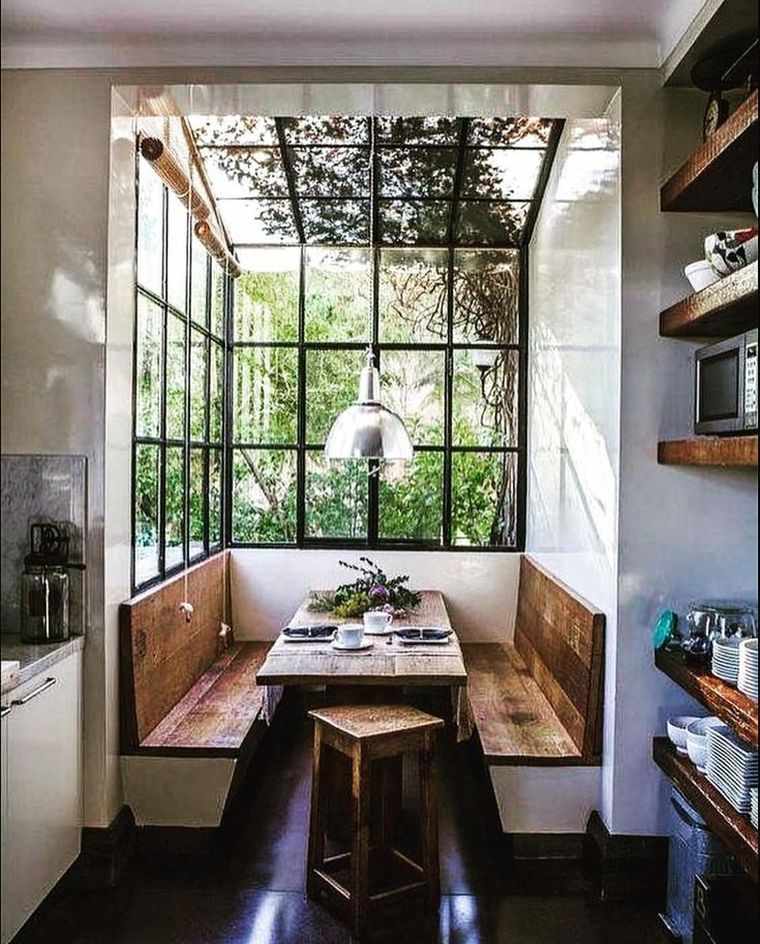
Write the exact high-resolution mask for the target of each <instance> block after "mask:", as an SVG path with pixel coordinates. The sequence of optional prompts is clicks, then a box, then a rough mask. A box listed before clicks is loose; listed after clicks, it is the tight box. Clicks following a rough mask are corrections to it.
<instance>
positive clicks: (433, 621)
mask: <svg viewBox="0 0 760 944" xmlns="http://www.w3.org/2000/svg"><path fill="white" fill-rule="evenodd" d="M309 599H310V597H307V598H306V600H304V602H303V603H302V604H301V606H300V607H299V609H298V611H297V612H296V614H295V615H294V617H293V619H292V620H291V621H290V625H291V626H307V625H311V624H314V623H324V622H331V623H332V622H334V623H346V622H358V620H356V619H352V620H345V619H340V618H339V617H336V616H335V615H334V614H333V613H319V612H315V611H314V610H310V609H308V603H309ZM395 625H397V626H398V628H401V627H402V626H442V627H444V628H446V629H451V622H450V621H449V615H448V613H447V612H446V604H445V603H444V600H443V595H442V594H441V593H439V592H438V591H437V590H423V591H422V602H421V603H420V605H419V606H418V607H416V608H415V609H414V610H410V611H409V612H408V614H407V616H405V617H404V618H403V619H402V618H397V619H396V622H395ZM388 638H389V637H386V636H372V637H365V639H367V640H369V639H372V641H373V646H372V648H371V649H368V650H364V651H362V652H356V653H353V652H348V653H346V652H337V651H336V650H334V649H332V648H331V647H330V646H329V644H327V643H313V642H312V643H292V642H285V641H284V640H283V637H282V636H280V637H279V638H278V639H277V640H276V642H275V643H274V645H273V646H272V648H271V649H270V650H269V654H268V655H267V657H266V659H265V660H264V663H263V665H262V666H261V668H260V669H259V671H258V672H257V674H256V681H257V682H258V684H259V685H393V686H397V685H398V686H400V685H418V686H430V685H460V686H461V685H466V684H467V670H466V669H465V665H464V659H463V658H462V650H461V647H460V645H459V639H458V638H457V636H456V634H454V635H453V636H452V637H451V640H450V642H449V644H448V645H447V646H435V645H431V646H403V645H402V644H401V643H399V642H398V641H397V640H396V639H395V638H394V639H393V641H392V644H391V645H388Z"/></svg>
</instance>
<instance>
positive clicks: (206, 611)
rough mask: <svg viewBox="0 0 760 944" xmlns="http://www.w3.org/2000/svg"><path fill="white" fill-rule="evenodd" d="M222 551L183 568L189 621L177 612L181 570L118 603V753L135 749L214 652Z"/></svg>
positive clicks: (221, 615)
mask: <svg viewBox="0 0 760 944" xmlns="http://www.w3.org/2000/svg"><path fill="white" fill-rule="evenodd" d="M227 555H228V552H226V551H222V552H221V553H219V554H215V555H214V556H213V557H210V558H209V559H208V560H205V561H202V562H201V563H200V564H198V565H197V566H195V567H192V568H191V569H190V570H189V571H188V573H187V583H188V590H187V595H188V598H189V600H190V602H191V603H192V605H193V608H194V612H193V618H192V620H191V621H190V622H189V623H188V622H187V621H186V619H185V616H184V614H182V613H180V611H179V605H180V603H181V602H182V601H183V599H184V594H185V586H184V575H182V574H180V575H179V576H178V577H175V578H174V579H173V580H169V581H167V582H166V583H162V584H160V585H159V586H158V587H155V588H152V589H150V590H146V591H145V592H144V593H141V594H140V595H139V596H136V597H134V598H133V599H131V600H128V601H127V602H126V603H122V604H121V606H120V608H119V637H120V703H121V705H120V707H121V745H122V752H123V753H129V752H130V751H132V750H134V749H136V748H137V746H138V745H139V744H140V742H141V741H142V740H143V739H144V738H145V737H146V736H147V735H148V734H150V732H151V731H152V730H153V729H154V728H155V726H156V725H157V724H158V723H159V721H161V720H162V719H163V718H164V717H165V716H166V715H167V714H168V713H169V712H170V711H171V709H172V708H173V707H174V706H175V705H176V704H177V702H178V701H179V700H180V699H181V698H182V696H183V695H184V694H185V693H186V692H187V691H188V690H189V689H190V688H192V686H193V684H194V683H195V681H196V680H197V679H198V678H199V676H201V675H202V674H203V673H204V672H205V671H206V670H207V669H208V667H209V666H210V665H211V663H212V662H213V661H214V659H215V658H216V657H217V655H218V644H219V628H220V626H219V624H220V621H221V620H222V619H224V613H225V605H224V603H225V599H224V595H225V587H226V581H225V568H226V566H227Z"/></svg>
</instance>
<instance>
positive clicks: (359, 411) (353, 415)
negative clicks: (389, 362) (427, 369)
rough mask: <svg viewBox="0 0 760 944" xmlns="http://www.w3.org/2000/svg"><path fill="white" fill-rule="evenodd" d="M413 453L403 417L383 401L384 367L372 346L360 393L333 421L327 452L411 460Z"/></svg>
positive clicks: (338, 455) (346, 456)
mask: <svg viewBox="0 0 760 944" xmlns="http://www.w3.org/2000/svg"><path fill="white" fill-rule="evenodd" d="M413 454H414V449H413V448H412V441H411V439H410V438H409V433H407V431H406V427H405V426H404V423H403V420H402V419H401V417H400V416H399V415H398V414H397V413H394V412H393V410H389V409H387V407H384V406H383V405H382V403H381V402H380V371H379V370H378V369H377V367H375V360H374V357H373V356H372V351H371V349H368V350H367V364H366V366H365V367H364V368H363V369H362V372H361V376H360V378H359V397H358V399H357V401H356V403H352V404H351V406H349V407H347V408H346V409H345V410H343V412H342V413H340V414H339V415H338V418H337V419H336V420H335V422H334V423H333V425H332V429H331V430H330V432H329V434H328V436H327V442H326V443H325V456H326V457H327V458H328V459H386V460H388V461H394V460H395V461H399V460H401V461H406V462H408V461H409V460H410V459H411V458H412V456H413Z"/></svg>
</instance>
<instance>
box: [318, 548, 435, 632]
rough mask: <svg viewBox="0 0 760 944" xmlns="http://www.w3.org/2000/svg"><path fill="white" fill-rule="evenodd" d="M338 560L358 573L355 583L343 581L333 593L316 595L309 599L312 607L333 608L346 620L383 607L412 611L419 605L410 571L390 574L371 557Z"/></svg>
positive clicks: (321, 610)
mask: <svg viewBox="0 0 760 944" xmlns="http://www.w3.org/2000/svg"><path fill="white" fill-rule="evenodd" d="M338 563H339V564H340V566H341V567H346V568H347V569H348V570H353V571H354V572H356V573H357V574H359V576H358V577H357V578H356V580H354V581H353V582H352V583H344V584H341V585H340V586H339V587H338V588H337V589H336V590H335V591H334V592H332V593H322V594H314V595H313V596H312V598H311V600H310V602H309V608H310V609H312V610H317V611H320V612H328V611H334V612H335V615H336V616H340V617H343V618H344V619H345V618H347V617H352V616H361V615H362V613H366V612H367V610H370V609H377V608H381V607H384V606H387V607H391V608H392V609H394V610H411V609H414V607H416V606H419V605H420V602H421V600H422V595H421V594H420V593H418V592H417V591H416V590H410V589H409V587H407V586H406V584H407V583H408V582H409V576H408V575H407V574H403V575H401V576H398V577H388V575H387V574H386V573H385V571H384V570H383V569H382V567H379V566H378V565H377V564H375V563H374V562H373V561H371V560H370V559H369V558H368V557H360V558H359V564H349V563H347V562H346V561H339V562H338Z"/></svg>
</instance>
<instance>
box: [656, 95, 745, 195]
mask: <svg viewBox="0 0 760 944" xmlns="http://www.w3.org/2000/svg"><path fill="white" fill-rule="evenodd" d="M757 95H758V93H757V90H755V91H754V92H752V94H751V95H749V96H748V97H747V99H746V100H745V101H743V102H742V103H741V105H739V107H738V108H737V109H736V111H735V112H734V113H733V114H732V115H731V116H730V117H729V118H728V120H727V121H725V122H724V123H723V124H722V125H721V126H720V128H718V130H717V131H716V132H715V133H714V134H712V135H710V137H709V138H708V139H707V140H706V141H705V142H704V143H703V144H701V145H700V146H699V147H698V148H697V149H696V150H695V151H694V152H693V154H692V155H691V156H690V157H689V158H688V160H687V161H686V162H685V163H684V164H683V165H682V166H681V167H680V168H679V169H678V170H677V171H676V172H675V174H673V176H672V177H671V178H670V179H669V180H668V181H667V182H666V183H665V184H664V185H663V187H662V189H661V191H660V207H661V208H662V210H664V211H669V210H680V211H685V210H692V211H697V212H728V211H731V210H748V211H749V210H751V209H752V201H751V199H750V186H749V182H750V180H751V174H752V165H753V164H754V163H755V161H756V160H757V145H758V121H757V114H758V112H757V103H758V97H757Z"/></svg>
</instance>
